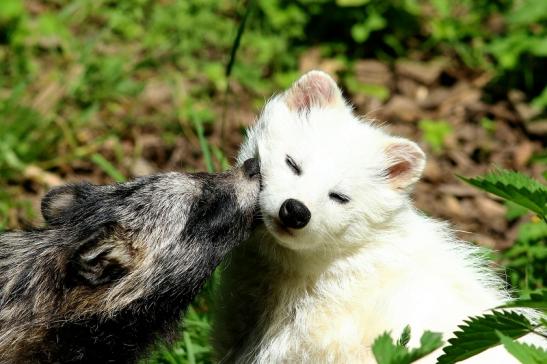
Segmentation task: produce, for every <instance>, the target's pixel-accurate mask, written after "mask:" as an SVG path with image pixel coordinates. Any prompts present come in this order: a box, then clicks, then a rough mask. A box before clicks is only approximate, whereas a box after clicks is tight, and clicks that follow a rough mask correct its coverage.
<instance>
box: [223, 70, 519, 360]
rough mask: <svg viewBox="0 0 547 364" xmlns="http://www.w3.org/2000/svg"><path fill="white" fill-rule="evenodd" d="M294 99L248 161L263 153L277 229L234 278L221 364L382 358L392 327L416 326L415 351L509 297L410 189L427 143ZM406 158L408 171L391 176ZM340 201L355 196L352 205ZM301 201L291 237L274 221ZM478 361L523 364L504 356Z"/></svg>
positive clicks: (247, 249) (244, 153)
mask: <svg viewBox="0 0 547 364" xmlns="http://www.w3.org/2000/svg"><path fill="white" fill-rule="evenodd" d="M304 77H328V76H327V75H325V74H322V73H318V72H312V73H311V74H308V75H306V76H304ZM303 79H304V81H305V80H306V79H305V78H303ZM329 80H330V78H329ZM299 82H302V81H299ZM333 84H334V83H333ZM334 87H336V86H334ZM300 88H301V89H306V88H305V87H300ZM293 90H295V88H294V87H293ZM306 90H308V91H309V88H307V89H306ZM294 92H295V91H293V92H292V93H290V92H288V93H285V94H282V95H278V96H276V97H274V98H273V99H271V100H270V101H269V102H268V103H267V104H266V106H265V108H264V110H263V112H262V115H261V116H260V117H259V119H258V122H257V124H256V125H255V126H254V127H253V128H251V130H250V131H249V133H248V139H247V141H246V142H245V144H244V145H243V147H242V149H241V152H240V155H239V161H240V162H243V161H245V160H246V159H248V158H251V157H259V158H260V161H261V173H262V179H263V190H262V192H261V195H260V206H261V210H262V215H263V218H264V223H265V227H266V229H265V230H259V231H257V232H256V233H255V234H254V236H253V237H252V238H251V239H250V240H249V241H247V242H246V243H245V244H244V245H243V246H242V247H240V248H239V249H238V250H236V251H235V252H234V253H233V256H232V258H231V261H230V264H229V265H228V266H227V268H226V272H224V276H223V280H224V282H223V285H222V292H221V295H222V298H221V299H220V300H219V308H218V309H219V317H218V319H217V323H216V329H215V334H214V335H215V344H216V348H217V353H218V354H219V358H220V359H224V361H225V362H238V363H247V362H249V363H251V362H252V363H302V362H306V363H307V362H311V363H374V359H373V357H372V354H371V352H370V347H371V344H372V342H373V340H374V339H375V338H376V337H377V336H378V335H380V334H382V333H383V332H384V331H391V333H392V335H393V336H394V337H398V336H399V335H400V333H401V332H402V330H403V328H404V327H405V326H406V325H410V326H411V328H412V339H411V342H410V345H411V346H412V345H416V344H417V343H418V342H419V337H420V336H421V333H422V332H423V331H424V330H431V331H437V332H442V333H444V334H445V336H444V338H445V339H446V338H448V336H449V335H450V333H452V332H453V331H454V330H455V329H456V327H457V325H458V324H461V323H462V320H463V319H464V318H466V317H468V316H470V315H477V314H482V313H484V312H485V310H488V309H490V308H493V307H496V306H498V305H500V304H502V303H504V302H506V301H507V300H508V299H509V296H508V295H507V294H506V292H505V291H504V288H503V287H504V284H503V282H502V281H501V280H500V279H499V278H498V277H497V276H496V275H495V274H494V273H493V272H492V271H490V270H489V269H488V268H486V267H485V262H484V261H483V260H482V258H481V257H480V255H479V252H478V249H477V248H476V247H473V246H471V245H469V244H467V243H465V242H462V241H459V240H458V239H457V237H456V236H455V234H454V233H453V232H452V231H451V229H450V228H449V226H448V225H447V224H445V223H442V222H438V221H436V220H434V219H431V218H428V217H426V216H424V215H423V214H422V213H420V212H419V211H417V210H416V209H415V208H414V207H413V205H412V202H411V199H410V197H409V196H408V191H409V190H410V189H411V187H412V184H413V183H414V182H415V181H416V180H417V179H418V178H419V175H420V174H421V171H422V169H423V166H424V163H425V161H424V156H423V153H422V152H421V150H420V149H419V148H418V147H417V146H416V145H415V144H414V143H412V142H410V141H407V140H404V139H401V138H394V137H392V136H390V135H388V134H387V133H385V132H384V131H383V130H381V129H380V128H378V127H376V126H374V125H373V124H372V123H371V122H369V121H366V120H360V119H358V118H357V117H356V116H355V115H354V114H353V112H352V110H351V109H350V107H349V106H347V105H346V104H345V103H344V102H332V100H330V101H329V103H325V104H323V105H320V104H319V105H318V104H312V105H309V108H307V109H301V110H292V109H291V108H290V107H289V106H288V105H289V104H290V103H287V100H286V98H287V97H292V94H293V93H294ZM335 94H336V93H335ZM338 94H339V92H338ZM338 97H340V98H341V96H338ZM299 101H300V100H299ZM394 145H395V146H396V147H395V148H391V147H390V146H394ZM400 146H402V147H401V148H399V147H400ZM394 150H395V152H393V151H394ZM397 150H399V152H397ZM401 150H402V151H403V152H404V151H406V152H409V153H408V154H404V153H402V154H401V152H400V151H401ZM394 153H395V154H394ZM397 153H399V154H398V155H397ZM287 155H288V156H290V157H292V159H293V160H294V161H295V162H296V163H297V164H298V165H299V166H300V167H301V169H302V174H301V175H300V176H298V175H296V174H295V173H294V172H293V171H292V170H291V169H290V168H289V167H288V166H287V164H286V161H285V159H286V156H287ZM401 160H407V161H410V163H409V164H408V170H407V171H406V170H405V173H402V174H401V175H399V176H394V177H393V176H391V175H390V170H389V167H390V166H392V165H394V164H395V163H398V162H400V161H401ZM330 192H338V193H343V194H345V195H347V196H348V197H350V199H351V201H350V202H348V203H346V204H340V203H338V202H336V201H333V200H332V199H330V198H329V193H330ZM288 198H293V199H297V200H299V201H301V202H302V203H304V204H305V205H306V206H307V207H308V208H309V210H310V211H311V220H310V222H309V223H308V225H307V226H306V227H304V228H303V229H300V230H291V233H292V234H287V233H284V232H283V231H281V230H279V229H278V228H276V225H275V222H274V220H275V219H276V217H277V215H278V211H279V208H280V206H281V204H282V203H283V201H285V200H286V199H288ZM439 354H440V351H437V352H436V353H434V354H432V355H430V356H429V357H428V358H426V359H425V360H424V361H423V362H424V363H425V362H427V363H430V362H431V363H433V362H434V361H435V357H436V356H438V355H439ZM486 355H489V357H487V356H486ZM481 358H482V359H481ZM494 358H495V359H494ZM473 360H475V362H479V363H490V362H495V363H496V364H501V363H513V362H516V361H515V360H514V359H513V358H512V357H511V356H509V354H507V353H506V352H505V351H504V350H503V349H497V350H490V352H487V353H485V354H483V355H482V356H479V357H477V358H475V359H473ZM494 360H495V361H494ZM470 362H471V361H470Z"/></svg>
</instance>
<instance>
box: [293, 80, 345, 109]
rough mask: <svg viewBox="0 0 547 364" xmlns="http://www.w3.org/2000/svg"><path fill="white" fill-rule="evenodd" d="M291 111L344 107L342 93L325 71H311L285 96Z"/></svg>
mask: <svg viewBox="0 0 547 364" xmlns="http://www.w3.org/2000/svg"><path fill="white" fill-rule="evenodd" d="M283 96H284V99H285V102H286V103H287V105H288V106H289V109H291V110H293V111H305V110H309V109H310V108H311V107H312V106H316V107H336V106H343V105H344V99H343V97H342V92H341V91H340V89H339V88H338V86H337V85H336V82H334V80H333V79H332V77H330V76H329V75H328V74H327V73H325V72H323V71H310V72H308V73H306V74H305V75H303V76H302V77H300V78H299V79H298V80H297V81H296V82H295V83H294V84H293V85H292V86H291V88H290V89H288V90H287V91H286V92H285V94H284V95H283Z"/></svg>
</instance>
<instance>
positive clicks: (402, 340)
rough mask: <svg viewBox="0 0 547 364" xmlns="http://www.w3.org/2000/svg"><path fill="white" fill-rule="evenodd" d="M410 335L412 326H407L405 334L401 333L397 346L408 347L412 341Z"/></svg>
mask: <svg viewBox="0 0 547 364" xmlns="http://www.w3.org/2000/svg"><path fill="white" fill-rule="evenodd" d="M410 335H411V330H410V325H406V326H405V328H404V329H403V332H402V333H401V336H400V337H399V340H397V345H401V346H406V345H407V344H408V342H409V341H410Z"/></svg>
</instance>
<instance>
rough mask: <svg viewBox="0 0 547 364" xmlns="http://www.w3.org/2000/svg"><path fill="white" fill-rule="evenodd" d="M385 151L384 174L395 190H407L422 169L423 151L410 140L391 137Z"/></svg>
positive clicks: (418, 176) (416, 179) (423, 161)
mask: <svg viewBox="0 0 547 364" xmlns="http://www.w3.org/2000/svg"><path fill="white" fill-rule="evenodd" d="M385 153H386V157H387V164H388V167H387V168H386V176H387V178H388V180H389V182H390V184H391V185H392V186H393V187H394V188H395V189H397V190H405V191H407V190H409V189H410V188H411V187H412V186H413V185H414V183H416V182H417V181H418V180H419V179H420V176H421V175H422V172H423V170H424V167H425V154H424V152H423V151H422V150H421V149H420V147H419V146H418V145H417V144H416V143H414V142H411V141H410V140H406V139H403V138H391V139H390V140H389V142H388V144H387V146H386V148H385Z"/></svg>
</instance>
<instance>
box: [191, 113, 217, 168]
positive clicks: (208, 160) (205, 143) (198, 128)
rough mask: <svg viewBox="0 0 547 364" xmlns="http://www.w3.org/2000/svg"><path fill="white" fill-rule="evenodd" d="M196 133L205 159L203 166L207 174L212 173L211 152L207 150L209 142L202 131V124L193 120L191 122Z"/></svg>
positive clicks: (196, 119) (197, 120) (197, 119)
mask: <svg viewBox="0 0 547 364" xmlns="http://www.w3.org/2000/svg"><path fill="white" fill-rule="evenodd" d="M193 122H194V126H195V128H196V132H197V134H198V139H199V146H200V148H201V152H202V153H203V159H205V166H206V167H207V172H209V173H212V172H214V171H215V166H214V165H213V159H212V158H211V151H210V149H209V141H208V140H207V138H205V131H204V129H203V123H202V122H201V120H199V118H194V120H193Z"/></svg>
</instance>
